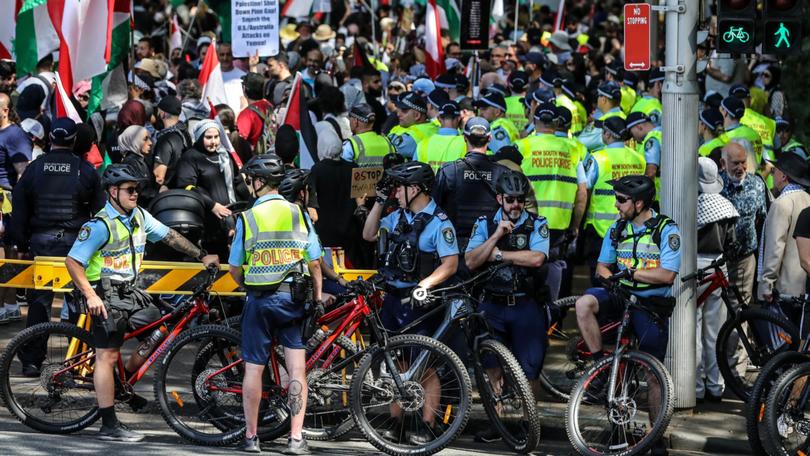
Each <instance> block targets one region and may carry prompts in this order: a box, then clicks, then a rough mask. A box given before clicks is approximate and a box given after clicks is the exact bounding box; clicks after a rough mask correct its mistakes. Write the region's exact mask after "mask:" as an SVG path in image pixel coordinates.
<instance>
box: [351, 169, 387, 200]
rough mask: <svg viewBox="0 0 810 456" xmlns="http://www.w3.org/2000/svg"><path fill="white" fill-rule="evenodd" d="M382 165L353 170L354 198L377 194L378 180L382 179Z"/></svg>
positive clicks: (352, 193) (352, 192) (352, 194)
mask: <svg viewBox="0 0 810 456" xmlns="http://www.w3.org/2000/svg"><path fill="white" fill-rule="evenodd" d="M382 176H383V169H382V166H370V167H367V168H355V169H353V170H352V186H351V189H352V190H351V196H352V198H362V197H363V196H375V195H376V191H377V182H379V181H380V179H382Z"/></svg>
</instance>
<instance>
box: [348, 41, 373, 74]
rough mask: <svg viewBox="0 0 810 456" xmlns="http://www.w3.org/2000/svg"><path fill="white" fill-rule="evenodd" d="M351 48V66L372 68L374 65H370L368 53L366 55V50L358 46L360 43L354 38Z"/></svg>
mask: <svg viewBox="0 0 810 456" xmlns="http://www.w3.org/2000/svg"><path fill="white" fill-rule="evenodd" d="M352 49H353V51H352V66H353V67H363V68H374V65H372V64H371V61H370V60H369V59H368V55H366V51H364V50H363V47H362V46H360V43H358V42H357V40H354V45H353V46H352Z"/></svg>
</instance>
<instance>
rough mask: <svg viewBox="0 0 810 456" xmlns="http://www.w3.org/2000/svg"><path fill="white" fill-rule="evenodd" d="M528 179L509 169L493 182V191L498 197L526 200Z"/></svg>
mask: <svg viewBox="0 0 810 456" xmlns="http://www.w3.org/2000/svg"><path fill="white" fill-rule="evenodd" d="M529 186H530V184H529V179H527V178H526V176H524V175H523V174H522V173H519V172H517V171H513V170H511V169H509V170H506V171H504V172H503V173H501V175H500V176H498V180H497V181H495V191H496V192H497V193H498V194H499V195H506V196H516V197H518V198H526V195H528V194H529Z"/></svg>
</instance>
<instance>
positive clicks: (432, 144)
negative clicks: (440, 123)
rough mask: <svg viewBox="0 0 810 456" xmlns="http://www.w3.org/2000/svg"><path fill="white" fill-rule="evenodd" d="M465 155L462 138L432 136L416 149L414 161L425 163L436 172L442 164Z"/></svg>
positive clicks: (465, 148) (464, 145)
mask: <svg viewBox="0 0 810 456" xmlns="http://www.w3.org/2000/svg"><path fill="white" fill-rule="evenodd" d="M466 154H467V143H466V142H464V137H463V136H459V135H455V136H450V135H433V136H431V137H430V138H428V139H426V140H424V141H422V142H420V143H419V145H418V146H417V147H416V157H415V158H416V160H418V161H420V162H422V163H427V164H428V165H430V167H431V168H433V171H434V172H435V171H437V170H438V169H439V168H440V167H441V166H442V165H443V164H445V163H448V162H451V161H455V160H458V159H459V158H461V157H463V156H464V155H466Z"/></svg>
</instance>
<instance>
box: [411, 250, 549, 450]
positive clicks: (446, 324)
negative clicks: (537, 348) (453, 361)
mask: <svg viewBox="0 0 810 456" xmlns="http://www.w3.org/2000/svg"><path fill="white" fill-rule="evenodd" d="M507 265H508V264H506V263H504V264H501V265H497V266H494V267H491V268H489V269H487V270H486V271H483V272H481V273H480V274H478V275H476V276H474V277H472V278H471V279H469V280H466V281H464V282H460V283H458V284H455V285H452V286H448V287H444V288H439V289H435V290H430V291H427V292H426V293H424V294H423V296H421V297H422V298H423V299H422V302H424V303H425V305H434V307H433V308H432V309H431V310H430V311H429V312H427V313H426V314H425V315H423V316H422V317H420V318H419V319H417V320H415V321H413V322H412V323H411V324H409V325H407V326H406V327H404V328H402V330H401V332H402V333H407V332H409V331H412V330H413V328H415V327H416V326H418V325H419V324H421V323H422V322H424V321H425V320H428V319H431V318H433V317H434V316H435V315H437V314H438V313H439V312H444V319H443V320H442V322H441V323H440V324H439V327H438V328H437V329H436V330H435V332H434V333H433V335H432V337H433V338H435V339H437V340H445V338H446V336H447V335H448V334H449V333H450V332H451V330H452V329H454V328H460V329H461V330H462V332H463V334H464V336H465V338H466V341H467V346H468V348H469V349H470V350H471V352H472V362H473V367H474V368H475V379H476V385H477V388H478V392H479V395H480V396H481V402H482V403H483V405H484V410H485V411H486V413H487V416H488V417H489V420H490V423H491V424H492V425H493V426H494V428H495V430H497V431H498V433H499V434H500V435H501V437H503V441H504V443H506V445H507V446H509V448H510V449H512V451H515V452H518V453H529V452H531V451H532V450H534V449H535V448H537V446H538V445H539V444H540V417H539V415H538V413H537V406H536V402H535V399H534V394H532V389H531V386H530V384H529V380H528V379H527V378H526V374H525V373H524V372H523V368H522V367H521V366H520V363H518V360H517V359H516V358H515V356H514V355H513V354H512V352H511V351H510V350H509V349H508V348H507V347H506V346H505V345H504V344H503V343H501V342H500V341H498V340H497V339H496V338H495V337H494V335H493V333H492V330H491V329H490V327H489V325H488V323H487V321H486V316H485V315H484V313H482V312H476V309H477V307H478V305H479V302H478V301H477V300H476V299H474V298H472V296H471V295H472V294H473V290H474V289H475V287H476V286H477V285H480V284H481V283H483V282H485V281H486V280H487V279H488V278H489V277H490V276H492V274H493V273H495V272H496V271H497V270H498V269H500V268H502V267H505V266H507Z"/></svg>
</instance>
